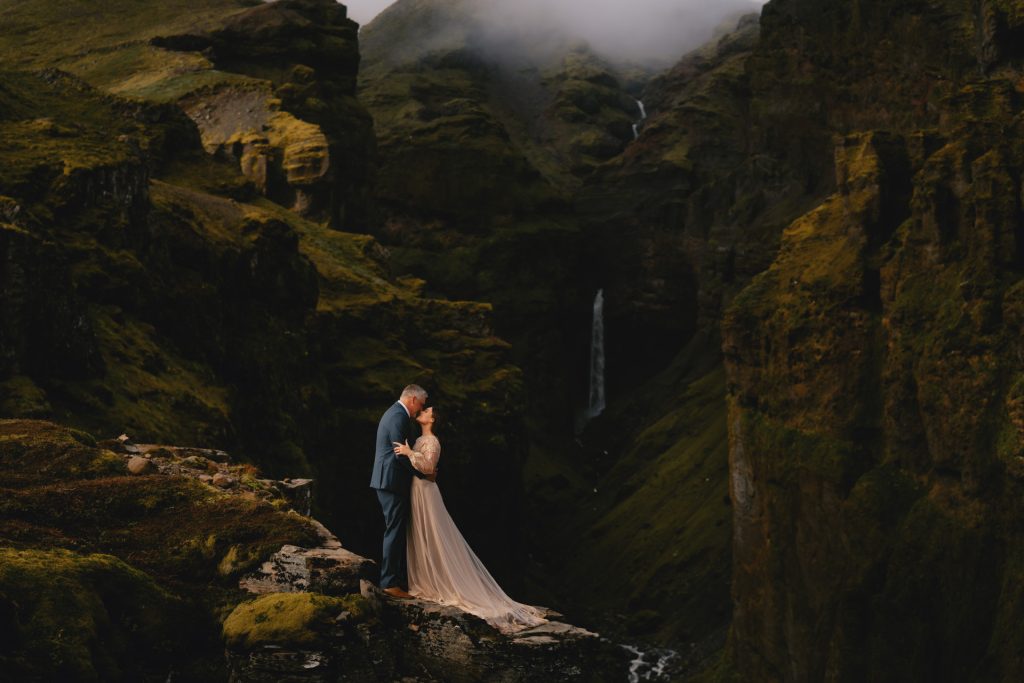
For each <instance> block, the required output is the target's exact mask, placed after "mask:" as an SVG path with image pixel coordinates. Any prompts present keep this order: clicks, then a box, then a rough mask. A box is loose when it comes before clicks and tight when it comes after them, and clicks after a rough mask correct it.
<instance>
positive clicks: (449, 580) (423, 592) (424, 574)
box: [406, 435, 547, 633]
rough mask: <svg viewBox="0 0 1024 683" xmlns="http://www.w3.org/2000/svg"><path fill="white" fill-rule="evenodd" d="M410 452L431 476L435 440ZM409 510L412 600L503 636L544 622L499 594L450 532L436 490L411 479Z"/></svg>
mask: <svg viewBox="0 0 1024 683" xmlns="http://www.w3.org/2000/svg"><path fill="white" fill-rule="evenodd" d="M413 450H414V451H415V452H414V453H413V454H412V456H411V457H410V461H411V462H412V465H413V467H415V468H416V469H417V470H419V471H420V472H423V473H424V474H432V473H433V472H434V471H435V470H436V468H437V461H438V459H439V458H440V457H441V443H440V442H439V441H438V440H437V437H435V436H433V435H430V436H426V435H424V436H421V437H420V438H419V439H417V440H416V444H415V445H414V446H413ZM410 507H411V513H410V520H409V532H408V539H409V540H408V548H407V553H406V555H407V562H408V568H409V592H410V593H411V594H412V595H414V596H416V597H418V598H422V599H424V600H431V601H433V602H438V603H441V604H442V605H451V606H454V607H458V608H460V609H462V610H465V611H466V612H469V613H471V614H475V615H476V616H478V617H480V618H482V619H484V620H485V621H487V622H488V623H489V624H491V625H492V626H494V627H495V628H497V629H498V630H499V631H501V632H503V633H514V632H516V631H521V630H523V629H525V628H530V627H532V626H537V625H539V624H543V623H545V622H546V621H547V620H546V619H544V617H543V612H542V611H541V610H538V609H537V608H535V607H532V606H530V605H524V604H522V603H519V602H516V601H515V600H513V599H512V598H510V597H508V596H507V595H506V594H505V592H504V591H503V590H501V587H500V586H499V585H498V583H497V582H496V581H495V580H494V578H493V577H492V576H491V574H490V572H488V571H487V568H486V567H484V565H483V563H482V562H481V561H480V559H479V558H478V557H477V556H476V553H474V552H473V550H472V549H471V548H470V547H469V544H468V543H466V540H465V539H464V538H463V537H462V534H461V533H460V532H459V530H458V528H457V527H456V526H455V522H453V521H452V518H451V516H450V515H449V514H448V510H447V508H445V505H444V501H443V500H442V499H441V491H440V490H439V489H438V488H437V484H435V483H434V482H432V481H429V480H426V479H419V478H416V479H413V482H412V492H411V494H410Z"/></svg>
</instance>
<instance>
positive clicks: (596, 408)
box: [587, 289, 605, 417]
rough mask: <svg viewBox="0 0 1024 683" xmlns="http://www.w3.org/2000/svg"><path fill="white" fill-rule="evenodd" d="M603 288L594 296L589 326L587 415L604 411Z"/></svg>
mask: <svg viewBox="0 0 1024 683" xmlns="http://www.w3.org/2000/svg"><path fill="white" fill-rule="evenodd" d="M604 408H605V401H604V290H603V289H599V290H597V294H596V295H595V296H594V317H593V322H592V324H591V328H590V400H589V402H588V405H587V417H597V416H598V415H600V414H601V413H603V412H604Z"/></svg>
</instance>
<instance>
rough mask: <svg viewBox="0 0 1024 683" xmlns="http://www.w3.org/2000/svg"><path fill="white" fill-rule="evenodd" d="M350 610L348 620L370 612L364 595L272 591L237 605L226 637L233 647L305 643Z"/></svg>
mask: <svg viewBox="0 0 1024 683" xmlns="http://www.w3.org/2000/svg"><path fill="white" fill-rule="evenodd" d="M345 612H347V613H348V616H347V617H345V620H346V621H361V620H363V619H365V618H366V617H367V616H368V614H369V607H368V605H367V603H366V600H365V598H363V597H362V596H359V595H350V596H346V597H344V598H336V597H330V596H326V595H319V594H316V593H271V594H270V595H264V596H261V597H259V598H257V599H256V600H253V601H251V602H245V603H242V604H241V605H239V606H238V607H236V608H235V610H234V611H233V612H232V613H231V615H230V616H228V618H227V619H226V620H225V621H224V640H225V641H226V643H227V646H228V647H229V648H232V649H241V650H251V649H254V648H256V647H259V646H261V645H280V646H302V645H309V644H311V643H314V642H316V641H317V640H319V639H320V638H321V637H323V636H324V634H325V633H326V632H327V631H328V630H329V629H331V628H332V627H334V626H335V625H336V623H337V622H338V621H339V617H340V616H341V615H342V614H343V613H345Z"/></svg>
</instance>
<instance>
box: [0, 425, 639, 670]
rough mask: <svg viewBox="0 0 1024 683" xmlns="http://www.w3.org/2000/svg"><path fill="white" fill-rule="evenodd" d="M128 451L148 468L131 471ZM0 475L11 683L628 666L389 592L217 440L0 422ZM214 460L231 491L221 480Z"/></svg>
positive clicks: (612, 655) (1, 612)
mask: <svg viewBox="0 0 1024 683" xmlns="http://www.w3.org/2000/svg"><path fill="white" fill-rule="evenodd" d="M137 461H144V462H146V463H148V465H149V467H148V468H147V471H144V472H139V473H137V474H132V475H130V474H128V470H127V467H130V466H131V464H132V463H134V462H137ZM0 470H2V475H3V476H2V478H0V480H2V481H3V486H4V488H3V490H2V493H3V496H4V501H5V503H4V508H3V512H2V515H0V543H2V544H3V546H4V548H3V549H2V550H0V626H2V627H3V632H4V634H5V638H6V640H5V647H4V650H3V652H2V656H3V658H4V659H3V661H4V663H5V665H6V666H7V667H8V672H9V673H12V675H13V676H14V677H15V678H17V679H19V680H21V679H25V680H33V679H53V678H60V679H61V680H67V681H79V680H95V679H96V678H103V679H105V680H136V679H139V678H154V677H159V678H162V679H166V678H167V677H168V676H170V677H179V676H180V677H182V678H186V679H189V680H224V679H225V677H227V678H228V679H229V680H235V681H264V680H267V681H269V680H275V681H276V680H281V679H282V678H283V677H292V678H294V679H295V680H319V681H338V680H360V681H370V680H381V681H390V680H395V679H396V678H401V677H405V678H409V679H412V680H467V681H468V680H515V681H527V680H551V678H552V677H554V678H558V679H560V680H561V679H565V680H621V679H622V677H623V676H624V673H625V665H626V662H625V659H624V654H623V652H622V650H621V649H620V648H619V647H617V646H615V645H612V644H610V643H608V642H607V641H603V640H601V639H599V638H598V637H597V635H596V634H593V633H590V632H588V631H586V630H584V629H579V628H576V627H573V626H571V625H569V624H566V623H563V622H559V621H552V622H550V623H549V624H546V625H543V626H540V627H537V628H535V629H531V630H530V631H524V632H521V633H519V634H516V635H515V636H513V637H506V636H503V635H501V634H500V633H498V632H497V631H495V630H494V629H492V628H491V627H490V626H488V625H487V624H486V623H485V622H483V621H481V620H480V619H477V618H476V617H473V616H472V615H468V614H466V613H463V612H461V611H460V610H456V609H452V608H443V607H440V606H438V605H435V604H432V603H428V602H424V601H411V602H408V603H397V602H392V601H390V600H388V599H386V598H384V597H383V596H382V594H381V593H380V592H379V590H377V589H376V588H375V587H373V586H372V585H371V584H369V583H368V582H367V577H370V576H372V577H373V578H375V577H376V574H377V571H376V565H375V564H374V563H373V562H372V561H370V560H368V559H366V558H363V557H360V556H358V555H356V554H355V553H352V552H351V551H348V550H346V549H344V548H342V547H341V543H340V542H339V541H338V539H337V537H335V536H334V535H333V534H332V533H331V532H330V531H328V530H327V528H326V527H324V526H323V525H321V524H319V523H318V522H317V521H316V520H314V519H311V518H309V517H306V516H303V515H301V514H298V513H297V512H296V511H295V510H294V509H292V508H290V505H291V502H290V501H289V499H288V497H287V493H284V492H283V489H289V488H292V487H291V486H290V484H291V483H293V482H276V481H272V480H268V479H264V478H261V477H260V476H259V473H258V472H257V471H256V470H255V468H253V467H252V466H251V465H232V464H231V458H230V456H228V454H227V453H225V452H223V451H220V450H217V449H197V448H184V447H175V446H167V445H153V444H149V445H146V444H135V443H132V442H131V441H130V440H129V439H127V438H125V437H124V436H122V437H121V438H119V439H114V440H109V441H103V442H100V443H99V444H97V442H96V441H95V440H94V439H93V437H91V436H90V435H88V434H86V433H84V432H79V431H76V430H71V429H68V428H66V427H61V426H59V425H56V424H54V423H50V422H42V421H33V420H0ZM214 471H217V472H219V473H223V472H225V471H230V472H231V473H232V474H233V475H234V476H236V477H237V480H238V483H237V485H235V486H232V487H229V488H227V489H225V488H222V487H219V486H217V485H216V484H215V482H214V481H212V478H211V476H210V474H209V473H210V472H214ZM237 587H240V588H242V591H244V592H242V591H239V590H237ZM253 594H255V595H257V596H259V597H256V598H255V599H254V600H248V601H247V600H245V599H244V598H245V597H246V596H249V597H251V596H252V595H253ZM228 613H230V614H228ZM225 615H227V616H226V618H225ZM550 616H551V617H553V618H557V617H558V616H559V615H557V614H554V613H551V615H550ZM222 622H223V624H222ZM222 637H223V640H222ZM225 644H226V646H227V654H228V656H227V671H225V670H224V668H223V667H224V666H225V664H224V651H223V646H224V645H225Z"/></svg>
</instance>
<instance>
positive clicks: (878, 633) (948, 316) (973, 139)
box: [723, 2, 1024, 681]
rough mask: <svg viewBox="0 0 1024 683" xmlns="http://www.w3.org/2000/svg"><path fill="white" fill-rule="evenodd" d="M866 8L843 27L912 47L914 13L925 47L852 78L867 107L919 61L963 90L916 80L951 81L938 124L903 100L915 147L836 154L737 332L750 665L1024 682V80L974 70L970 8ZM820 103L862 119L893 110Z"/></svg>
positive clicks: (846, 145) (861, 144) (736, 432)
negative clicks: (827, 189)
mask: <svg viewBox="0 0 1024 683" xmlns="http://www.w3.org/2000/svg"><path fill="white" fill-rule="evenodd" d="M938 5H939V3H936V4H935V7H933V9H937V8H938ZM859 7H860V8H861V10H862V11H863V14H862V15H860V16H859V18H858V17H852V16H850V15H847V14H845V12H846V11H847V10H848V9H849V8H848V7H846V6H845V5H843V6H842V7H839V6H838V5H837V6H836V7H833V8H832V9H831V10H829V11H828V12H825V13H824V16H833V17H835V18H836V19H838V18H841V17H844V18H845V19H847V20H851V21H852V20H855V19H856V20H859V21H862V22H863V25H864V26H865V27H866V28H865V30H866V31H868V32H869V33H868V34H869V35H872V33H871V32H872V31H874V32H877V35H878V36H879V38H880V40H879V42H878V43H877V44H875V45H876V46H877V49H878V50H882V49H883V47H882V45H883V42H882V38H884V37H885V36H889V38H890V44H889V45H890V46H889V47H887V48H884V49H886V50H893V51H894V54H901V53H902V51H903V50H906V49H912V47H913V46H912V45H911V46H908V45H897V44H896V42H893V41H892V40H891V38H892V36H894V35H895V33H894V32H895V31H896V28H894V27H895V26H898V25H901V24H902V22H909V21H911V20H912V18H913V17H917V20H919V21H921V22H924V23H923V24H922V31H921V32H920V33H918V34H915V37H914V38H912V39H911V42H912V43H914V44H915V45H916V41H918V40H922V41H926V42H927V44H922V45H919V46H918V47H919V48H920V61H915V62H911V63H908V65H907V66H906V67H905V68H892V67H888V66H887V67H885V68H880V69H877V70H875V69H871V70H867V71H858V70H852V69H851V70H850V71H849V72H844V71H843V70H842V68H841V67H840V66H839V65H838V63H835V64H833V66H832V68H834V69H836V70H837V71H839V72H840V73H845V76H844V78H846V79H847V80H846V81H845V82H844V83H843V87H844V88H847V87H848V88H849V90H848V92H864V91H867V90H870V89H872V88H880V87H882V85H883V84H891V83H897V82H903V81H904V79H906V80H907V81H908V83H909V82H910V81H912V80H913V79H914V78H917V77H918V76H921V74H920V73H919V72H918V71H917V68H918V67H919V66H920V65H921V64H922V63H931V64H933V65H935V66H934V68H937V69H940V71H939V73H941V74H942V75H943V77H942V78H938V79H936V80H935V82H930V79H927V78H926V79H924V80H923V81H921V82H916V83H913V84H912V86H911V85H908V87H912V88H913V89H917V90H918V91H922V92H923V91H925V90H928V89H929V88H931V91H932V97H934V100H929V105H928V107H927V111H924V110H922V111H921V112H920V114H919V113H918V112H914V111H911V110H908V109H906V108H905V105H906V102H905V101H904V102H902V104H901V100H900V98H896V97H894V98H893V99H892V100H891V101H890V100H887V99H886V98H885V97H883V101H882V107H883V110H884V109H885V108H886V107H890V106H891V107H892V109H890V110H889V115H891V116H895V115H896V109H895V108H896V107H901V109H900V111H899V117H898V118H889V119H888V120H889V121H891V122H894V123H896V124H897V126H902V127H904V130H903V131H902V132H896V133H894V132H892V131H891V130H890V131H886V132H882V131H876V130H867V131H863V132H858V133H853V134H849V135H844V136H842V137H840V138H839V139H838V140H837V141H836V143H835V146H834V154H833V159H834V167H835V175H834V178H835V181H834V182H835V192H834V193H833V194H831V195H830V196H828V197H827V198H826V199H825V200H824V201H823V202H822V203H821V204H820V205H819V206H817V207H816V208H815V209H813V210H812V211H810V212H809V213H807V214H806V215H804V216H802V217H800V218H798V219H797V220H796V221H794V222H793V223H791V224H790V225H789V226H788V227H787V228H786V229H785V231H784V232H783V235H782V240H781V247H780V250H779V253H778V255H777V257H776V258H775V260H774V262H773V263H772V264H771V266H770V267H769V268H768V269H767V270H766V271H765V272H764V273H762V274H760V275H758V276H757V277H756V278H754V280H753V281H752V282H751V284H750V285H749V286H747V287H746V288H745V289H744V290H743V291H742V292H741V293H740V294H738V295H737V296H736V298H735V300H734V301H733V303H732V306H731V307H730V309H729V311H728V313H727V315H726V318H725V322H724V323H723V334H724V344H723V348H724V351H725V355H726V364H727V368H728V374H729V389H730V412H729V425H730V427H729V440H730V477H731V497H732V501H733V508H734V538H733V551H734V565H735V570H734V575H733V598H734V605H735V611H734V623H733V638H734V643H735V652H734V655H735V663H736V666H737V668H738V670H739V671H741V672H743V674H744V675H746V676H750V677H752V678H763V679H770V680H787V681H812V680H822V679H828V680H851V681H852V680H863V679H873V680H893V681H896V680H924V679H927V680H937V681H959V680H971V679H976V680H1016V679H1017V678H1019V677H1020V676H1021V675H1024V668H1022V667H1024V663H1022V661H1021V659H1020V655H1019V653H1020V651H1021V648H1022V647H1024V632H1022V631H1021V629H1020V628H1019V627H1018V625H1017V624H1016V620H1017V616H1018V615H1019V614H1020V610H1021V596H1020V592H1019V590H1018V589H1016V588H1013V587H1012V586H1014V585H1015V584H1016V583H1017V582H1018V581H1019V578H1020V576H1021V572H1022V565H1021V558H1022V557H1024V555H1022V548H1024V536H1022V534H1021V532H1022V530H1021V527H1020V524H1019V523H1018V522H1017V521H1016V520H1017V519H1018V518H1019V516H1020V513H1021V508H1020V500H1021V486H1022V482H1024V479H1022V478H1021V472H1022V470H1021V462H1022V457H1021V453H1022V446H1021V442H1020V431H1019V430H1018V428H1017V421H1016V415H1017V405H1018V401H1017V389H1016V386H1017V381H1018V377H1019V376H1020V375H1021V374H1022V371H1024V367H1022V366H1021V356H1020V355H1019V354H1018V353H1017V347H1018V346H1019V344H1018V341H1017V336H1018V334H1019V329H1018V328H1019V324H1018V319H1019V315H1018V313H1017V304H1016V301H1017V300H1018V291H1019V290H1020V289H1021V286H1020V273H1019V271H1020V268H1021V264H1022V263H1024V261H1022V260H1021V251H1020V246H1019V245H1020V237H1021V225H1022V220H1021V219H1022V216H1021V212H1020V205H1021V204H1020V202H1021V198H1020V185H1019V182H1017V181H1016V180H1015V178H1017V177H1018V176H1019V174H1020V171H1021V169H1022V168H1024V153H1022V152H1024V150H1022V148H1021V147H1020V145H1019V144H1017V142H1016V140H1017V137H1018V132H1017V131H1019V130H1020V126H1021V118H1020V114H1019V112H1020V102H1021V99H1020V97H1021V96H1020V93H1019V91H1018V89H1017V88H1016V87H1014V86H1013V85H1011V84H1012V82H1013V79H1015V78H1017V76H1016V73H1017V72H1016V69H1017V65H1016V63H1015V62H1014V58H1013V57H1011V56H1008V53H1002V54H1005V55H1007V56H1006V57H1004V58H1003V61H999V62H997V63H992V64H990V66H989V67H988V68H989V69H990V70H991V75H990V76H985V75H984V74H983V73H982V72H981V71H979V70H977V68H976V67H977V65H978V64H979V62H983V61H984V60H983V59H981V58H982V57H984V55H985V54H988V53H987V52H985V50H984V49H981V51H980V52H979V51H978V44H977V43H975V42H974V41H972V40H967V39H963V38H962V36H963V35H964V33H963V32H958V30H960V29H962V30H963V31H964V32H966V33H967V34H970V33H971V31H969V30H968V29H970V28H971V27H972V26H973V24H972V23H971V22H973V21H974V19H973V15H972V14H971V13H970V12H968V11H967V8H966V7H962V6H960V4H958V3H948V4H946V5H942V7H943V8H944V12H943V13H938V14H927V16H925V15H923V14H918V13H917V12H918V11H919V10H921V8H919V7H917V6H916V5H911V4H907V5H906V6H902V5H900V6H898V7H896V8H895V10H894V12H895V13H894V14H892V15H891V13H890V12H889V10H886V12H885V13H884V14H883V13H882V11H881V9H880V8H879V7H875V6H873V5H859ZM769 8H771V13H768V11H767V10H766V21H765V24H764V28H765V29H766V30H767V29H768V28H769V27H771V30H772V31H781V32H783V33H785V34H789V35H794V34H795V33H796V32H798V31H801V32H803V33H804V34H805V35H806V36H807V37H806V41H805V42H804V43H803V45H802V47H801V50H799V51H797V52H795V53H794V55H793V56H794V58H807V59H808V60H809V61H812V62H815V63H817V64H819V65H820V64H821V63H823V62H822V61H820V60H821V56H822V55H823V54H826V53H831V54H833V55H835V54H838V53H842V52H843V51H844V50H848V49H849V48H846V47H844V44H843V43H842V41H841V40H840V38H841V37H842V36H843V35H846V34H845V29H843V28H842V24H841V23H837V24H834V25H833V24H827V25H826V24H823V23H821V18H820V16H819V17H818V18H813V19H812V18H811V15H810V10H809V9H808V10H807V12H808V13H807V14H804V13H803V11H804V9H805V8H804V5H803V4H801V3H792V2H773V3H771V4H770V5H769ZM890 9H891V8H890ZM1015 11H1016V10H1015ZM830 13H831V14H830ZM883 16H884V17H885V20H884V21H883ZM1007 16H1017V15H1016V14H1014V13H1013V12H1009V13H1008V15H1007ZM1006 21H1010V20H1009V19H1007V20H1006ZM829 27H831V28H829ZM890 31H892V32H893V33H890ZM933 32H934V33H933ZM939 34H941V35H943V36H944V40H943V41H941V42H938V41H937V39H936V36H938V35H939ZM850 35H851V36H852V35H853V34H850ZM857 35H859V34H857ZM900 35H902V34H900ZM929 36H930V37H929ZM775 38H777V36H773V38H772V39H773V40H774V39H775ZM933 39H935V40H936V42H933ZM826 46H827V47H826ZM873 49H874V48H873ZM815 50H821V51H820V52H815ZM979 55H980V57H979ZM891 57H892V60H895V56H892V55H891ZM886 63H887V64H888V63H894V62H893V61H890V62H886ZM1007 77H1009V78H1007ZM901 97H902V95H901ZM823 107H825V109H823V112H824V113H827V114H828V115H829V116H833V117H836V120H838V119H840V118H841V119H843V120H845V121H846V123H847V124H848V125H864V124H865V123H868V122H870V121H872V120H874V121H875V122H876V123H877V121H878V119H877V118H875V117H879V116H881V115H882V114H881V111H882V110H875V111H873V112H868V111H864V112H862V113H860V114H857V116H856V117H854V116H853V115H854V114H855V113H856V112H854V110H853V108H852V107H851V108H849V109H847V110H846V111H844V109H846V108H847V107H848V105H843V104H837V105H835V106H833V107H829V106H827V105H826V103H825V102H823ZM914 125H920V126H921V128H920V129H915V128H914Z"/></svg>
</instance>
